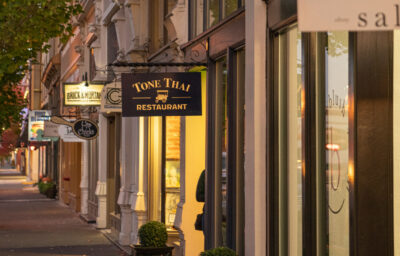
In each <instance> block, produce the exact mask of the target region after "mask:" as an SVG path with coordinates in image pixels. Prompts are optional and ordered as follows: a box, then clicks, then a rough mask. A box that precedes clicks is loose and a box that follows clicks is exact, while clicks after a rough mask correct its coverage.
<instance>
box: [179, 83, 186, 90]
mask: <svg viewBox="0 0 400 256" xmlns="http://www.w3.org/2000/svg"><path fill="white" fill-rule="evenodd" d="M179 90H182V91H186V90H185V84H184V83H182V84H181V86H180V87H179Z"/></svg>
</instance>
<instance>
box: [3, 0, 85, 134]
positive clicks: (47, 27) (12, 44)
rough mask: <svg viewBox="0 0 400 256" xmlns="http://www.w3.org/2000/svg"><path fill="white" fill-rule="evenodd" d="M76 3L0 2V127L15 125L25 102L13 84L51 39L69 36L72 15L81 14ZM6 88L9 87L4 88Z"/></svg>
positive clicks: (54, 0)
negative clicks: (4, 97)
mask: <svg viewBox="0 0 400 256" xmlns="http://www.w3.org/2000/svg"><path fill="white" fill-rule="evenodd" d="M76 2H78V1H76V0H66V1H61V0H0V95H3V96H4V95H9V96H10V97H12V98H11V99H3V98H2V97H3V96H0V127H5V128H8V127H9V126H10V122H12V121H14V122H17V121H18V120H19V118H20V116H19V113H20V110H21V109H22V106H23V105H19V104H25V102H23V101H21V100H20V99H19V95H18V93H17V91H16V89H15V88H16V84H18V82H19V81H21V79H22V78H23V76H24V72H25V71H26V70H27V69H28V65H27V62H28V60H32V61H35V58H36V56H37V54H38V53H39V52H46V51H47V50H48V49H49V47H48V44H46V43H47V42H48V41H49V40H50V39H51V38H54V37H58V36H61V37H62V38H63V39H64V40H65V39H66V38H68V37H70V36H71V35H72V24H71V23H70V20H71V19H72V17H73V16H75V15H78V14H79V13H81V12H82V7H81V6H80V5H79V4H78V3H76ZM7 86H8V87H7Z"/></svg>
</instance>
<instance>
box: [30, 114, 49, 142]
mask: <svg viewBox="0 0 400 256" xmlns="http://www.w3.org/2000/svg"><path fill="white" fill-rule="evenodd" d="M50 116H51V112H50V110H31V111H29V124H28V140H29V141H50V139H49V138H44V121H48V120H50Z"/></svg>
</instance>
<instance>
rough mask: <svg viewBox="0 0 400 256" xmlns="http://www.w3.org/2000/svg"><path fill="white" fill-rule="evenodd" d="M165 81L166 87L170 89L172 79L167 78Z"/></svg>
mask: <svg viewBox="0 0 400 256" xmlns="http://www.w3.org/2000/svg"><path fill="white" fill-rule="evenodd" d="M164 81H165V87H167V88H169V82H170V81H172V79H171V78H167V77H165V78H164Z"/></svg>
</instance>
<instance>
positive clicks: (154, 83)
mask: <svg viewBox="0 0 400 256" xmlns="http://www.w3.org/2000/svg"><path fill="white" fill-rule="evenodd" d="M121 80H122V116H124V117H129V116H194V115H201V73H199V72H187V73H183V72H182V73H140V74H122V78H121Z"/></svg>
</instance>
